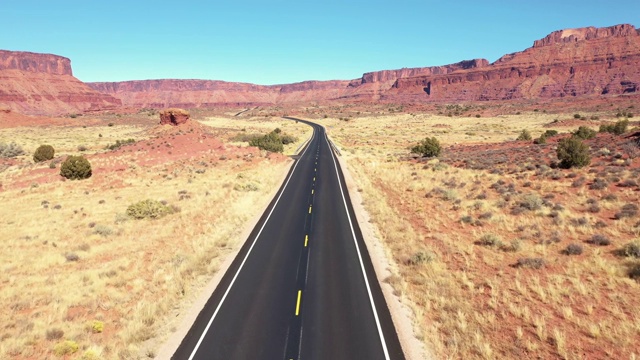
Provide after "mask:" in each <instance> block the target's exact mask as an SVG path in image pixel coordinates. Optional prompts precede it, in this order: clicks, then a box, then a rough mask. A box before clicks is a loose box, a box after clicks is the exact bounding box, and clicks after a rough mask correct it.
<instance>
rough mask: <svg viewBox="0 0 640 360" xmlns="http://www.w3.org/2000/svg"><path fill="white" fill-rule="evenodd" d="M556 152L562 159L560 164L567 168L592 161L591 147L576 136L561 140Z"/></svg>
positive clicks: (581, 165) (579, 166) (580, 165)
mask: <svg viewBox="0 0 640 360" xmlns="http://www.w3.org/2000/svg"><path fill="white" fill-rule="evenodd" d="M556 153H557V155H558V160H560V166H561V167H563V168H565V169H568V168H572V167H577V168H581V167H584V166H587V165H589V164H590V163H591V156H590V155H589V147H588V146H587V145H586V144H585V143H583V142H582V141H581V140H580V139H578V138H575V137H570V138H565V139H562V140H560V141H559V142H558V149H557V150H556Z"/></svg>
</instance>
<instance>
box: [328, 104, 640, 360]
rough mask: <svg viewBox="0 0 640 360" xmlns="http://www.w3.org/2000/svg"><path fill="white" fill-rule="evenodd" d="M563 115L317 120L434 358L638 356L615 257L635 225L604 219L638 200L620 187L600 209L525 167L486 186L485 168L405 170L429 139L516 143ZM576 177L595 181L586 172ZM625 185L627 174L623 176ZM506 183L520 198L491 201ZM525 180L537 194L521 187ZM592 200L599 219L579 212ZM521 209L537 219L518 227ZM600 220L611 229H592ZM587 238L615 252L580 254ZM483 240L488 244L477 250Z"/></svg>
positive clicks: (593, 249)
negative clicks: (540, 264)
mask: <svg viewBox="0 0 640 360" xmlns="http://www.w3.org/2000/svg"><path fill="white" fill-rule="evenodd" d="M557 117H559V115H546V114H538V113H531V114H527V115H520V116H515V115H514V116H500V117H492V118H458V117H445V116H436V115H428V114H422V115H416V116H413V115H398V116H387V117H380V116H378V117H362V118H355V119H351V120H349V121H341V120H337V119H331V118H329V119H323V120H317V122H318V123H321V124H323V125H325V126H326V127H327V129H328V130H329V135H330V136H331V138H332V139H333V140H334V141H335V142H336V143H337V144H338V146H339V147H340V148H341V149H342V153H343V156H344V157H345V159H346V160H347V162H348V164H349V168H350V172H351V173H352V175H353V176H354V177H355V179H356V182H357V183H358V187H359V191H361V192H362V193H363V198H364V199H365V200H364V202H365V203H364V205H365V208H366V209H367V211H368V212H369V213H370V215H371V217H372V219H373V220H374V223H375V225H376V226H377V229H378V236H379V237H380V238H381V239H382V240H383V242H384V243H385V244H386V247H387V252H388V254H389V257H390V258H392V259H394V260H395V262H396V263H397V264H398V274H397V276H392V277H390V278H389V279H387V280H386V281H387V282H389V283H390V284H392V285H393V286H394V288H395V289H396V293H397V294H399V295H400V296H401V297H402V298H403V299H405V300H406V301H408V303H410V304H411V306H412V308H413V310H414V313H415V315H416V316H415V325H416V332H417V334H418V336H419V337H420V338H421V339H423V340H424V341H425V343H426V345H427V346H428V347H430V348H432V349H433V350H434V351H435V352H436V354H437V355H438V356H439V357H442V358H488V359H491V358H527V357H541V358H567V359H574V358H576V359H577V358H583V357H585V356H587V357H594V358H603V357H611V358H634V357H636V356H637V355H639V354H640V348H639V346H640V345H639V342H638V339H640V326H638V324H639V323H640V315H639V314H638V313H637V308H638V305H640V303H639V301H640V300H639V299H638V297H637V293H638V290H639V289H640V286H638V283H637V282H636V281H633V280H631V279H629V278H628V277H627V276H626V267H625V262H624V261H622V260H620V259H619V258H617V257H615V256H614V255H613V254H612V250H615V249H617V248H619V247H620V246H621V245H622V244H625V243H627V242H628V241H630V240H632V239H634V238H637V232H636V231H637V230H634V225H633V224H634V223H635V222H636V221H637V220H638V219H637V218H633V219H624V220H619V221H612V220H610V219H609V218H608V216H609V215H605V213H607V211H608V212H611V211H613V209H619V208H620V207H621V206H622V205H623V204H624V203H633V202H635V203H638V202H640V199H638V193H637V191H635V190H633V189H616V194H617V196H618V199H617V200H611V201H604V200H602V199H600V197H603V196H604V195H606V194H607V191H596V190H589V189H588V188H586V187H583V188H581V189H580V190H579V191H574V190H571V181H567V180H564V181H558V180H554V179H553V178H552V177H551V176H548V177H545V176H537V175H536V176H534V175H533V173H532V172H525V171H524V167H525V166H526V165H529V164H535V163H545V162H546V163H548V160H546V159H538V158H532V159H531V161H530V163H529V164H515V165H512V166H513V167H514V168H515V169H516V170H517V171H514V172H509V171H503V172H501V173H495V174H494V173H492V172H491V171H489V170H491V169H487V170H471V169H466V168H455V167H451V166H448V165H446V164H443V163H441V162H439V161H438V160H433V161H431V162H429V163H428V164H424V163H416V162H414V161H409V160H406V158H404V156H406V155H407V154H408V148H409V147H410V146H412V145H414V144H415V143H416V142H417V141H418V140H421V139H422V138H424V137H431V136H435V137H437V138H438V139H439V140H440V141H441V142H442V143H443V145H445V147H447V146H450V145H453V144H478V143H487V142H495V143H499V142H502V141H505V140H514V139H515V138H516V137H517V136H518V133H519V132H520V131H521V130H522V129H525V128H526V129H529V131H530V132H531V133H532V135H533V136H534V137H537V136H539V135H540V134H541V133H542V132H544V131H545V130H547V129H549V127H543V125H545V124H549V123H551V122H552V121H553V119H555V118H557ZM560 117H561V118H565V119H566V118H570V117H571V115H570V114H565V115H560ZM591 126H592V127H594V128H597V126H595V125H591ZM576 127H577V126H576ZM551 129H553V127H551ZM573 129H574V128H567V127H558V128H557V130H559V131H560V132H568V131H569V130H573ZM445 151H446V150H445ZM594 161H599V160H598V159H595V160H594ZM572 172H575V173H576V174H577V177H580V176H586V177H588V176H589V175H588V174H589V173H588V168H585V169H580V170H573V171H572ZM565 173H566V172H565ZM633 174H634V173H633V172H631V171H630V170H624V169H623V171H622V172H621V173H619V174H618V175H619V176H620V177H621V178H629V177H633V176H634V175H633ZM501 180H502V181H505V183H507V184H508V183H513V184H515V189H516V190H517V191H515V192H511V193H509V194H506V195H504V196H503V195H501V194H500V193H497V192H496V191H494V190H493V189H490V186H491V185H492V184H496V183H498V182H499V181H501ZM526 182H531V184H529V185H526V186H524V184H525V183H526ZM550 194H551V195H550ZM574 194H575V195H574ZM552 195H553V196H552ZM509 197H510V198H509ZM591 197H596V198H599V199H598V202H599V204H600V206H601V208H602V209H603V210H602V211H601V212H599V213H590V212H588V211H587V208H588V206H589V201H588V199H589V198H591ZM544 200H547V201H550V202H551V203H554V204H555V203H561V204H562V207H563V209H562V210H560V209H559V208H558V210H553V209H552V208H551V207H548V206H540V207H538V206H537V205H536V203H537V201H544ZM518 201H523V202H528V203H529V202H533V203H532V205H531V206H532V209H533V210H527V211H526V212H524V213H522V214H520V215H513V214H512V213H511V209H512V207H513V206H514V204H516V203H517V202H518ZM609 209H611V210H609ZM554 211H555V213H553V214H552V212H554ZM483 214H487V215H485V217H484V218H483V217H482V215H483ZM583 217H584V218H585V219H586V221H582V220H580V219H581V218H583ZM597 220H601V221H603V222H606V223H607V224H608V225H609V226H607V227H606V228H598V227H596V226H594V224H595V223H596V222H597ZM474 224H476V225H474ZM594 234H601V235H604V236H607V237H609V238H610V239H611V240H612V242H613V244H612V246H609V247H598V246H594V245H590V244H587V243H584V242H585V241H586V240H587V239H589V238H590V237H591V236H592V235H594ZM485 235H488V236H489V237H488V238H487V239H495V241H493V240H492V242H491V244H495V245H492V246H482V245H481V243H483V241H484V240H483V236H485ZM497 241H501V244H498V243H497ZM557 241H559V243H557ZM572 242H575V243H580V244H582V246H583V247H584V254H583V255H580V256H567V255H563V254H562V253H561V251H562V250H563V249H564V247H565V246H566V245H567V244H568V243H572ZM520 258H543V259H544V261H545V262H546V266H545V267H544V268H542V269H540V270H535V269H528V268H516V267H514V266H513V265H514V264H515V263H516V262H517V260H518V259H520Z"/></svg>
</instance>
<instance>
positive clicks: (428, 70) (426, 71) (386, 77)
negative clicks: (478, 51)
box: [360, 59, 489, 84]
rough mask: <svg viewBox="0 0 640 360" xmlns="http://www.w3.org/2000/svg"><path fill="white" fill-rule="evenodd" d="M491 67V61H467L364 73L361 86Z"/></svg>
mask: <svg viewBox="0 0 640 360" xmlns="http://www.w3.org/2000/svg"><path fill="white" fill-rule="evenodd" d="M487 65H489V61H487V60H485V59H474V60H465V61H461V62H458V63H455V64H449V65H443V66H431V67H421V68H403V69H398V70H382V71H374V72H368V73H364V74H363V75H362V79H361V82H360V83H361V84H367V83H373V82H385V81H396V80H398V79H401V78H407V77H413V76H426V75H441V74H449V73H452V72H454V71H458V70H465V69H474V68H481V67H485V66H487Z"/></svg>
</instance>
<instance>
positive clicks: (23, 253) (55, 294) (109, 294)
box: [0, 111, 311, 359]
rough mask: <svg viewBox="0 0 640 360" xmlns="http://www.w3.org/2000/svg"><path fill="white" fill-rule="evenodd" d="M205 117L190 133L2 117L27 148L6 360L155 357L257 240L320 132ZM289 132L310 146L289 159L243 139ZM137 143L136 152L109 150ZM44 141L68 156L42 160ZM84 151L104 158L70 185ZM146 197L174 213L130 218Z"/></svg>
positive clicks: (10, 280)
mask: <svg viewBox="0 0 640 360" xmlns="http://www.w3.org/2000/svg"><path fill="white" fill-rule="evenodd" d="M194 115H195V116H194V117H193V119H194V120H192V121H191V122H190V123H189V124H185V125H182V126H180V127H171V126H168V125H165V126H160V125H157V124H158V120H159V119H158V115H157V114H156V113H155V112H153V111H151V112H149V113H147V112H144V111H141V112H132V113H124V114H99V115H85V116H80V117H75V118H69V117H67V118H62V119H55V118H53V119H52V118H49V119H39V118H31V117H23V116H19V115H15V114H4V115H2V116H3V118H1V119H0V124H1V126H0V141H2V142H5V143H9V142H10V141H15V142H16V143H18V144H19V145H20V146H21V147H22V148H23V150H24V151H25V154H24V155H21V156H18V157H17V158H10V159H2V160H3V161H2V163H0V164H1V165H0V166H1V170H2V171H1V172H0V182H1V184H2V185H1V186H0V199H1V200H2V202H3V203H4V206H3V207H2V209H1V210H0V218H1V219H2V220H1V221H2V226H0V239H2V240H0V241H1V246H2V248H3V251H2V252H1V253H0V273H1V274H2V277H1V278H0V284H1V285H0V286H1V288H2V291H1V292H0V306H1V307H2V308H3V309H5V311H2V315H0V324H2V325H1V327H0V336H1V337H2V342H1V343H0V358H2V359H8V358H11V359H58V358H65V359H140V358H153V357H154V356H155V355H156V352H157V350H158V349H159V348H160V346H161V344H162V343H163V342H164V341H165V340H166V339H167V337H168V336H169V334H170V333H172V332H173V331H174V330H175V328H176V326H178V325H179V323H180V319H181V317H182V316H184V314H185V313H186V312H189V311H191V306H190V305H191V303H192V302H193V301H194V299H195V298H196V297H197V296H198V295H199V294H200V291H201V289H202V288H203V287H204V286H205V285H206V284H207V283H208V282H209V279H210V278H211V277H212V276H213V275H214V274H215V273H216V272H217V271H218V269H219V266H220V264H221V263H222V262H224V260H225V259H226V258H228V257H229V256H232V255H233V254H234V252H235V250H237V249H238V248H239V246H240V245H241V244H242V242H243V241H244V240H245V239H243V238H241V234H242V233H243V230H244V229H245V227H247V225H248V224H250V223H251V220H252V219H253V218H255V217H256V215H259V214H260V213H261V212H262V211H263V209H264V207H265V206H266V204H267V203H268V202H269V201H270V200H271V197H272V196H273V194H274V191H275V190H276V189H277V188H278V187H279V186H280V183H281V181H282V178H283V175H284V174H285V173H286V172H287V171H288V169H289V167H290V164H291V160H290V158H289V157H288V156H286V155H288V154H292V153H294V152H295V151H296V148H297V147H298V146H300V145H301V144H302V142H303V141H304V140H306V139H307V138H308V137H309V136H310V134H311V129H310V128H309V127H308V126H305V125H302V124H295V123H294V122H292V121H288V120H283V119H271V118H264V117H262V118H255V119H244V120H237V119H232V118H231V117H229V116H227V117H226V118H224V117H206V116H204V115H198V114H194ZM221 115H222V116H226V115H225V114H221ZM198 120H201V122H199V121H198ZM205 124H210V125H211V126H209V125H205ZM276 127H279V128H281V129H282V131H283V132H284V133H287V134H290V135H293V136H295V137H297V138H298V141H297V142H295V143H293V144H289V145H287V146H286V147H285V151H284V155H283V154H274V153H267V152H265V151H261V150H259V149H257V148H254V147H248V146H247V143H246V142H244V143H243V142H238V141H232V140H233V139H232V138H234V137H235V136H238V135H239V134H244V133H255V134H264V133H268V132H270V131H272V130H274V128H276ZM127 139H133V140H132V143H130V144H126V145H124V146H122V147H120V148H118V149H115V150H109V149H106V147H107V146H108V145H113V144H115V143H116V142H117V141H118V140H120V141H126V140H127ZM41 144H49V145H52V146H53V147H54V148H55V150H56V153H55V158H54V159H53V161H47V162H44V163H38V164H34V162H33V160H32V155H33V153H34V151H35V149H36V148H37V147H38V146H39V145H41ZM77 154H84V155H85V156H86V158H87V159H88V160H89V161H90V162H91V164H92V170H93V175H92V176H91V177H90V178H89V179H86V180H65V179H63V178H62V177H61V176H60V175H59V173H60V161H62V160H64V158H66V156H67V155H77ZM145 199H151V200H158V201H162V202H163V203H165V204H166V206H168V207H170V208H171V209H172V210H173V213H172V214H170V215H167V216H165V217H163V218H160V219H140V220H138V219H133V218H131V217H130V216H127V213H126V212H127V209H128V207H129V206H130V205H132V204H134V203H137V202H139V201H142V200H145Z"/></svg>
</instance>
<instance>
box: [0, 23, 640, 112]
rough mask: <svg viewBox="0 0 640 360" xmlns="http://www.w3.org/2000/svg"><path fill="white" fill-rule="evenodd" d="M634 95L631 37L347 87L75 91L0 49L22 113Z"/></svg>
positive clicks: (618, 34)
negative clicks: (121, 106)
mask: <svg viewBox="0 0 640 360" xmlns="http://www.w3.org/2000/svg"><path fill="white" fill-rule="evenodd" d="M625 93H640V30H637V29H636V28H635V27H634V26H632V25H616V26H611V27H607V28H594V27H588V28H580V29H567V30H560V31H555V32H553V33H551V34H549V35H548V36H546V37H545V38H543V39H540V40H536V41H535V42H534V44H533V47H531V48H529V49H526V50H524V51H521V52H516V53H513V54H507V55H504V56H503V57H502V58H500V59H499V60H497V61H496V62H494V63H493V64H489V62H488V61H487V60H485V59H475V60H466V61H461V62H459V63H455V64H450V65H443V66H433V67H423V68H405V69H398V70H383V71H376V72H369V73H365V74H363V75H362V77H361V78H359V79H354V80H333V81H304V82H300V83H295V84H284V85H272V86H263V85H254V84H247V83H232V82H225V81H214V80H175V79H165V80H143V81H125V82H113V83H104V82H103V83H88V84H84V83H82V82H80V81H79V80H78V79H76V78H74V77H73V74H72V71H71V64H70V61H69V59H67V58H64V57H60V56H56V55H49V54H34V53H26V52H11V51H1V50H0V107H5V108H10V109H12V110H15V111H18V112H23V113H27V114H64V113H72V112H81V111H87V110H97V109H106V108H114V107H117V106H120V105H124V106H129V107H137V108H149V107H151V108H167V107H180V108H194V107H213V106H217V105H221V104H227V105H242V106H248V105H253V106H255V105H273V104H292V103H317V102H327V101H340V102H353V101H364V102H367V101H392V102H405V101H410V102H455V101H482V100H508V99H531V98H554V97H566V96H600V95H607V94H625Z"/></svg>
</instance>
